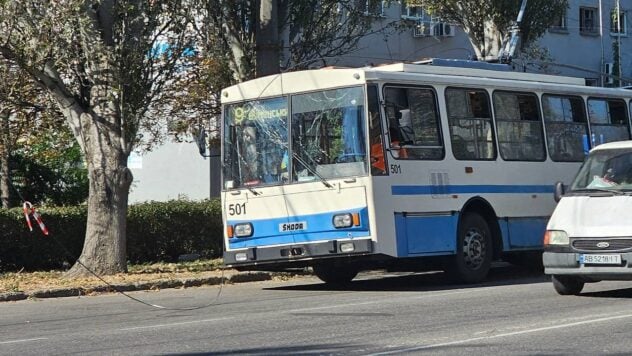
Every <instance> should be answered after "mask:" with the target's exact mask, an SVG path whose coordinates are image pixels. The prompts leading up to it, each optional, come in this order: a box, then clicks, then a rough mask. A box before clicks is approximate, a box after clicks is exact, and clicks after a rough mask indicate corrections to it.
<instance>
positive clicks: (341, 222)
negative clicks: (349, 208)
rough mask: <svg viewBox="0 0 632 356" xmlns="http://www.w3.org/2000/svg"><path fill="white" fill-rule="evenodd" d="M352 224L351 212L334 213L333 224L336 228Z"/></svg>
mask: <svg viewBox="0 0 632 356" xmlns="http://www.w3.org/2000/svg"><path fill="white" fill-rule="evenodd" d="M352 224H353V217H352V216H351V214H349V213H346V214H337V215H334V226H335V227H336V228H337V229H341V228H344V227H351V225H352Z"/></svg>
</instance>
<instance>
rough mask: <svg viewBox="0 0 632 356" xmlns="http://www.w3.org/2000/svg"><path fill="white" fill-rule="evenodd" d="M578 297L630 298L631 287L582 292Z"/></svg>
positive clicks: (631, 296) (631, 294)
mask: <svg viewBox="0 0 632 356" xmlns="http://www.w3.org/2000/svg"><path fill="white" fill-rule="evenodd" d="M579 296H580V297H592V298H620V299H630V298H632V288H623V289H612V290H602V291H598V292H588V293H582V294H580V295H579Z"/></svg>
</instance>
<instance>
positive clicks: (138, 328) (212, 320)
mask: <svg viewBox="0 0 632 356" xmlns="http://www.w3.org/2000/svg"><path fill="white" fill-rule="evenodd" d="M228 319H234V318H233V317H227V318H216V319H204V320H191V321H182V322H179V323H169V324H156V325H145V326H134V327H131V328H123V329H119V330H121V331H130V330H142V329H156V328H166V327H170V326H180V325H188V324H198V323H212V322H215V321H222V320H228Z"/></svg>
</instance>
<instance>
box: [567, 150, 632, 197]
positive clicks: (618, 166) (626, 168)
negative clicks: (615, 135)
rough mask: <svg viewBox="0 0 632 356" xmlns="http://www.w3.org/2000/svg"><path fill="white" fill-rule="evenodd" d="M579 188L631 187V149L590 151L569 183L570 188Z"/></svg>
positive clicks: (626, 188)
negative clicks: (571, 182)
mask: <svg viewBox="0 0 632 356" xmlns="http://www.w3.org/2000/svg"><path fill="white" fill-rule="evenodd" d="M581 189H613V190H630V189H632V150H630V149H607V150H596V151H593V152H591V153H590V156H588V159H586V162H585V163H584V164H583V165H582V168H581V169H580V170H579V173H578V174H577V177H575V180H574V181H573V184H572V185H571V190H581Z"/></svg>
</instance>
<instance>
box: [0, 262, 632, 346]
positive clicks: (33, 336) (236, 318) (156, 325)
mask: <svg viewBox="0 0 632 356" xmlns="http://www.w3.org/2000/svg"><path fill="white" fill-rule="evenodd" d="M358 278H359V280H356V281H354V282H353V283H352V285H350V286H349V287H348V288H339V289H332V288H328V287H326V286H325V285H323V284H321V283H319V281H318V280H317V279H315V278H313V277H300V278H296V279H291V280H287V281H267V282H256V283H245V284H236V285H226V286H223V287H222V288H221V290H220V288H219V287H203V288H191V289H180V290H163V291H160V292H155V291H154V292H134V293H130V295H131V296H133V297H135V298H138V299H141V300H143V301H147V302H149V303H154V304H159V305H162V306H166V307H172V308H187V307H195V306H204V305H207V304H210V306H208V307H203V308H200V309H196V310H165V309H156V308H153V307H149V306H146V305H143V304H140V303H138V302H136V301H133V300H131V299H129V298H127V297H125V296H122V295H116V294H111V295H101V296H91V297H77V298H60V299H44V300H28V301H20V302H8V303H2V304H0V316H1V319H0V354H2V355H16V354H20V355H69V354H91V355H95V354H97V355H100V354H108V355H156V354H215V355H244V354H250V355H283V354H285V355H299V354H300V355H321V354H333V355H337V354H339V355H343V354H344V355H388V354H406V355H417V354H432V355H437V354H439V355H443V354H445V355H471V354H472V353H474V354H497V355H499V354H502V355H534V354H547V355H551V354H555V355H558V354H568V355H571V354H629V353H630V350H632V338H631V337H630V335H632V331H630V327H629V325H630V324H631V323H632V282H601V283H596V284H590V285H587V286H586V288H585V290H584V293H583V294H582V295H581V296H570V297H562V296H558V295H557V294H556V293H555V292H554V290H553V288H552V286H551V284H550V282H548V280H547V278H546V277H544V276H542V275H539V274H533V273H528V272H525V271H524V270H520V269H517V268H515V267H508V266H505V267H499V268H495V269H494V270H493V271H492V273H491V276H490V279H489V281H488V282H486V283H483V284H477V285H454V284H450V283H447V282H445V281H444V278H443V275H442V274H441V273H427V274H384V273H375V272H374V273H370V274H363V275H361V276H360V277H358ZM220 291H221V293H218V292H220Z"/></svg>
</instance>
